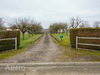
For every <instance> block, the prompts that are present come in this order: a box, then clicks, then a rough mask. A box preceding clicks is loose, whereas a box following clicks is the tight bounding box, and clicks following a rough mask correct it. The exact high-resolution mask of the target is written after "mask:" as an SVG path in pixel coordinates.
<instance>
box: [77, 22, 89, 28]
mask: <svg viewBox="0 0 100 75" xmlns="http://www.w3.org/2000/svg"><path fill="white" fill-rule="evenodd" d="M79 27H80V28H87V27H90V25H89V23H88V21H82V23H81V25H80V26H79Z"/></svg>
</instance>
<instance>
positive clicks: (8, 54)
mask: <svg viewBox="0 0 100 75" xmlns="http://www.w3.org/2000/svg"><path fill="white" fill-rule="evenodd" d="M40 35H41V34H37V35H36V34H34V35H33V36H32V35H31V36H30V38H29V37H28V34H25V40H22V35H20V46H19V49H18V50H9V51H4V52H0V60H2V59H6V58H8V57H12V56H14V55H17V54H18V53H21V52H23V51H25V50H27V47H28V46H30V45H32V44H35V43H37V42H38V41H39V40H40V39H41V38H40V39H39V40H37V41H36V42H34V43H33V42H32V41H33V40H34V39H36V38H37V37H38V36H40Z"/></svg>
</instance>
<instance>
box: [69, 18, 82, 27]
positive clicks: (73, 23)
mask: <svg viewBox="0 0 100 75" xmlns="http://www.w3.org/2000/svg"><path fill="white" fill-rule="evenodd" d="M81 23H82V20H81V19H80V18H79V17H77V18H71V19H70V28H78V27H79V26H80V25H81Z"/></svg>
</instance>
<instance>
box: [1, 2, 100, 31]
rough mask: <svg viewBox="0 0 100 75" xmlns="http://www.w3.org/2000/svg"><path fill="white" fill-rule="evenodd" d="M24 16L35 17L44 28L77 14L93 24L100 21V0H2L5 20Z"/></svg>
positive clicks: (2, 12) (2, 15)
mask: <svg viewBox="0 0 100 75" xmlns="http://www.w3.org/2000/svg"><path fill="white" fill-rule="evenodd" d="M23 16H25V17H33V18H34V20H36V21H38V22H41V24H42V26H43V28H44V29H46V28H48V27H49V25H50V24H52V23H53V22H68V21H69V19H70V17H77V16H79V17H80V18H82V19H83V20H87V21H89V23H90V24H91V25H92V24H93V22H94V21H100V0H0V17H1V18H4V20H5V21H9V19H11V18H14V17H23ZM6 26H7V24H6Z"/></svg>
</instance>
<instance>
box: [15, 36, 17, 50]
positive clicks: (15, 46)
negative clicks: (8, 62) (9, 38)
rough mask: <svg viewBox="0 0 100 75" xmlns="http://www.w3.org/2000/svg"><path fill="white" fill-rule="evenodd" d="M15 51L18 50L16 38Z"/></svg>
mask: <svg viewBox="0 0 100 75" xmlns="http://www.w3.org/2000/svg"><path fill="white" fill-rule="evenodd" d="M15 50H17V37H15Z"/></svg>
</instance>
